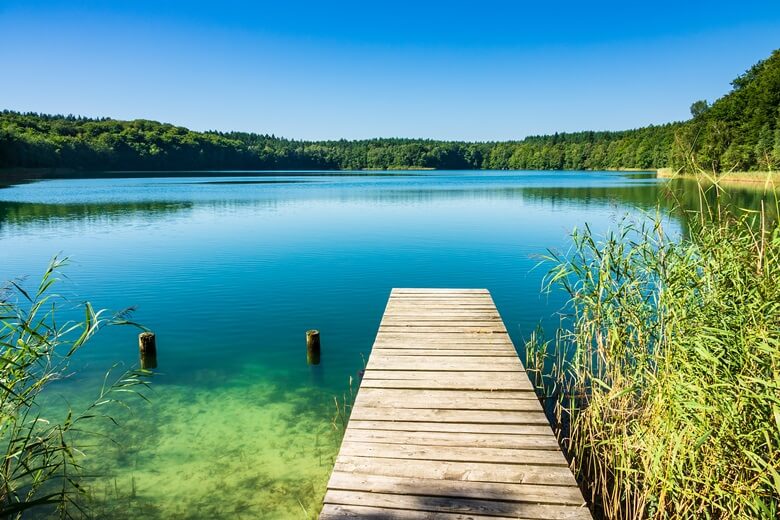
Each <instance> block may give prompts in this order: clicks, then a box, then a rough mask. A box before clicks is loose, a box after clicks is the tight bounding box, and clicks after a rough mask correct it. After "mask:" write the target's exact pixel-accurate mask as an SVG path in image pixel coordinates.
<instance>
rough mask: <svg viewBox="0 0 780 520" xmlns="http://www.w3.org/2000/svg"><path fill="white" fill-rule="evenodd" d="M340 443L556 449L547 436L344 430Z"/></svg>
mask: <svg viewBox="0 0 780 520" xmlns="http://www.w3.org/2000/svg"><path fill="white" fill-rule="evenodd" d="M344 440H345V441H349V442H379V443H385V444H415V445H419V446H459V447H471V446H473V447H477V448H526V449H529V450H533V449H543V450H557V449H558V441H556V440H555V437H552V436H551V435H546V434H544V435H511V434H502V433H460V432H397V431H387V430H380V431H371V430H363V429H360V428H354V429H352V428H347V430H346V433H345V434H344Z"/></svg>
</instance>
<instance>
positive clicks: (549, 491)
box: [329, 471, 583, 506]
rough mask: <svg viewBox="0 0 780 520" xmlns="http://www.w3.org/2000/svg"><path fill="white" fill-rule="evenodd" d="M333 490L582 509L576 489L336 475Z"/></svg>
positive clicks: (337, 472) (331, 484) (331, 487)
mask: <svg viewBox="0 0 780 520" xmlns="http://www.w3.org/2000/svg"><path fill="white" fill-rule="evenodd" d="M329 488H330V489H340V490H343V491H368V492H371V493H392V494H404V495H427V496H440V497H454V498H477V499H485V500H504V501H510V502H527V503H531V504H566V505H571V506H581V505H583V500H582V494H581V493H580V490H579V488H577V487H576V486H565V487H554V486H540V485H536V484H506V483H497V482H462V481H458V480H439V479H426V478H417V477H388V476H385V475H364V474H350V473H348V472H342V471H334V472H333V476H332V477H331V482H330V485H329Z"/></svg>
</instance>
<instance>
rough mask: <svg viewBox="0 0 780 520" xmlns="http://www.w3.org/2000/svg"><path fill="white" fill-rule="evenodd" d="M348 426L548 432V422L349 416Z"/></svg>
mask: <svg viewBox="0 0 780 520" xmlns="http://www.w3.org/2000/svg"><path fill="white" fill-rule="evenodd" d="M349 427H350V428H364V429H367V430H393V431H419V432H470V433H517V434H528V435H543V434H544V433H545V432H546V433H550V426H549V425H548V424H482V423H446V422H432V421H365V420H360V419H355V418H351V419H350V421H349Z"/></svg>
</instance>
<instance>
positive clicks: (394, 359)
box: [366, 356, 525, 372]
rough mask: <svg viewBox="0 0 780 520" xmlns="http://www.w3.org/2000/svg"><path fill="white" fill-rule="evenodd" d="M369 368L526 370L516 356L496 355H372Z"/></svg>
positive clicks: (475, 370)
mask: <svg viewBox="0 0 780 520" xmlns="http://www.w3.org/2000/svg"><path fill="white" fill-rule="evenodd" d="M366 368H368V369H376V370H434V371H452V370H460V371H462V372H514V371H517V372H525V370H523V365H521V364H520V361H519V360H518V359H517V358H516V357H515V358H506V357H503V358H502V357H495V358H487V359H476V360H474V359H448V360H445V359H441V358H439V359H430V358H420V357H418V358H417V359H414V358H412V359H409V358H408V357H405V356H390V357H388V356H382V357H380V356H371V359H369V361H368V364H367V365H366Z"/></svg>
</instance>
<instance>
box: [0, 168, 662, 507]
mask: <svg viewBox="0 0 780 520" xmlns="http://www.w3.org/2000/svg"><path fill="white" fill-rule="evenodd" d="M664 198H665V195H664V189H663V181H659V180H657V179H656V178H655V176H654V175H650V174H643V173H633V174H625V173H616V172H431V173H410V172H399V173H396V174H393V175H390V176H388V175H372V174H365V173H360V174H335V175H334V174H332V173H322V174H311V173H309V174H303V173H288V174H264V175H262V176H258V177H246V176H239V175H238V174H231V173H229V172H220V173H219V174H218V175H217V174H215V175H214V176H213V177H203V176H199V177H196V176H188V174H181V173H177V174H175V175H173V174H171V176H169V177H158V178H143V177H138V178H117V177H108V178H102V179H91V180H80V179H66V180H49V181H39V182H30V183H23V184H17V185H13V186H10V187H7V188H4V189H0V280H8V279H11V278H15V277H18V276H21V275H29V276H30V279H29V280H28V281H27V282H26V283H27V284H28V285H32V284H33V283H34V282H35V281H36V278H37V277H38V276H39V275H40V274H41V273H42V272H43V270H44V269H45V266H46V264H47V263H48V261H49V260H50V259H51V258H52V256H54V255H55V254H62V255H66V256H68V257H70V259H71V264H70V265H69V266H68V267H67V268H66V270H65V274H67V277H68V279H67V280H65V281H64V282H63V283H62V284H61V286H60V289H59V292H61V293H63V294H64V295H65V296H67V297H68V298H70V300H71V301H72V302H74V304H75V303H77V302H79V301H82V300H86V299H88V300H90V301H91V302H92V303H93V305H95V307H98V308H108V309H113V310H119V309H123V308H126V307H129V306H133V307H135V308H136V310H135V313H134V319H135V320H137V321H139V322H141V323H143V324H144V325H145V326H147V327H148V328H150V329H151V330H153V331H155V332H156V333H157V336H158V350H159V353H158V361H159V369H158V375H157V376H156V377H155V380H154V383H153V387H154V391H153V392H152V393H151V399H152V404H151V405H140V404H138V405H134V407H133V413H132V414H130V415H127V416H126V417H123V419H122V428H121V429H119V430H118V431H115V432H114V436H115V437H116V440H117V441H118V442H119V444H118V445H113V444H104V445H99V446H96V447H94V448H93V449H91V450H87V451H86V457H87V458H86V464H87V466H88V467H89V468H90V469H91V470H92V471H93V472H94V473H95V474H96V475H97V476H96V477H95V478H94V479H93V480H92V481H91V485H90V486H91V487H90V496H91V497H92V499H93V501H94V504H95V507H96V508H98V510H99V511H100V512H101V513H100V516H102V517H107V518H110V517H112V516H115V517H126V516H127V515H128V513H129V512H137V513H139V514H144V515H146V516H148V517H150V518H236V517H241V516H242V515H246V517H247V518H256V517H261V518H310V517H313V516H314V515H315V514H316V511H317V508H318V506H319V501H320V500H321V498H322V493H323V490H324V484H325V482H326V480H327V477H328V474H329V472H330V469H331V464H332V460H333V457H334V456H335V453H336V451H337V446H338V434H337V432H336V431H335V430H334V428H333V425H332V420H333V417H334V414H335V410H336V409H335V405H334V396H343V395H344V394H345V393H346V392H348V386H349V379H350V377H353V378H354V377H356V376H357V374H358V372H359V371H360V369H361V368H362V366H363V357H367V356H368V354H369V352H370V347H371V344H372V340H373V337H374V335H375V333H376V329H377V327H378V325H379V321H380V319H381V316H382V312H383V309H384V304H385V302H386V299H387V297H388V294H389V292H390V289H391V288H392V287H486V288H488V289H489V290H490V291H491V293H492V295H493V298H494V300H495V302H496V304H497V306H498V309H499V311H500V312H501V315H502V316H503V318H504V320H505V322H506V324H507V328H508V330H509V331H510V334H511V336H512V337H513V339H514V340H515V343H516V344H518V345H519V344H521V343H522V339H523V338H524V337H527V335H528V334H529V333H530V332H531V330H532V329H533V328H534V327H535V326H536V324H537V323H539V322H542V323H543V324H545V325H546V326H547V328H548V329H549V328H551V327H553V326H554V325H555V324H556V323H557V317H556V314H555V313H556V312H557V311H558V310H559V309H560V307H561V304H562V303H563V300H562V295H560V294H553V295H551V296H545V295H541V294H540V289H541V284H542V277H543V275H544V273H545V269H544V268H543V267H542V268H536V269H534V266H536V264H537V263H538V262H539V255H542V254H544V253H545V252H546V250H547V248H552V249H559V250H560V249H565V248H566V247H567V244H568V234H569V233H570V232H571V230H572V229H573V228H574V227H575V226H580V227H581V226H583V225H584V224H585V223H586V222H587V223H589V224H590V225H591V226H592V227H593V228H594V229H596V230H605V229H607V228H608V227H609V226H611V225H613V224H614V223H615V221H616V220H617V219H618V218H620V217H621V216H623V215H625V214H626V213H631V214H636V213H637V212H638V211H642V210H650V209H652V208H653V207H654V206H655V204H656V202H657V201H659V200H661V201H664V200H665V199H664ZM671 225H672V226H675V225H676V224H675V222H674V221H672V222H671ZM311 328H317V329H320V331H321V334H322V364H321V365H320V366H318V367H308V366H307V365H306V356H305V343H304V334H305V331H306V330H307V329H311ZM137 332H138V331H137V330H133V329H132V328H128V327H118V328H110V329H106V330H104V331H102V332H101V333H100V334H99V335H98V336H97V337H96V338H95V340H94V341H93V342H92V343H91V344H89V345H88V346H87V347H86V348H85V349H84V350H83V351H81V352H80V353H79V355H78V359H77V360H76V363H75V365H74V368H76V369H77V371H76V373H75V374H74V375H73V376H72V377H71V378H69V379H68V380H66V381H64V382H62V383H59V384H58V385H57V386H56V387H55V389H56V391H57V392H58V393H60V394H61V395H62V396H63V397H65V398H67V399H68V400H69V401H70V402H73V403H76V404H78V403H80V402H82V401H85V400H86V399H87V398H88V397H91V396H92V395H93V394H94V393H95V392H96V391H97V387H98V386H99V384H100V382H101V380H102V377H103V375H104V373H105V371H106V370H107V369H108V368H110V367H111V366H112V365H113V364H114V363H117V362H120V363H123V364H124V365H125V366H132V365H134V364H137V339H136V336H137Z"/></svg>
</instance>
